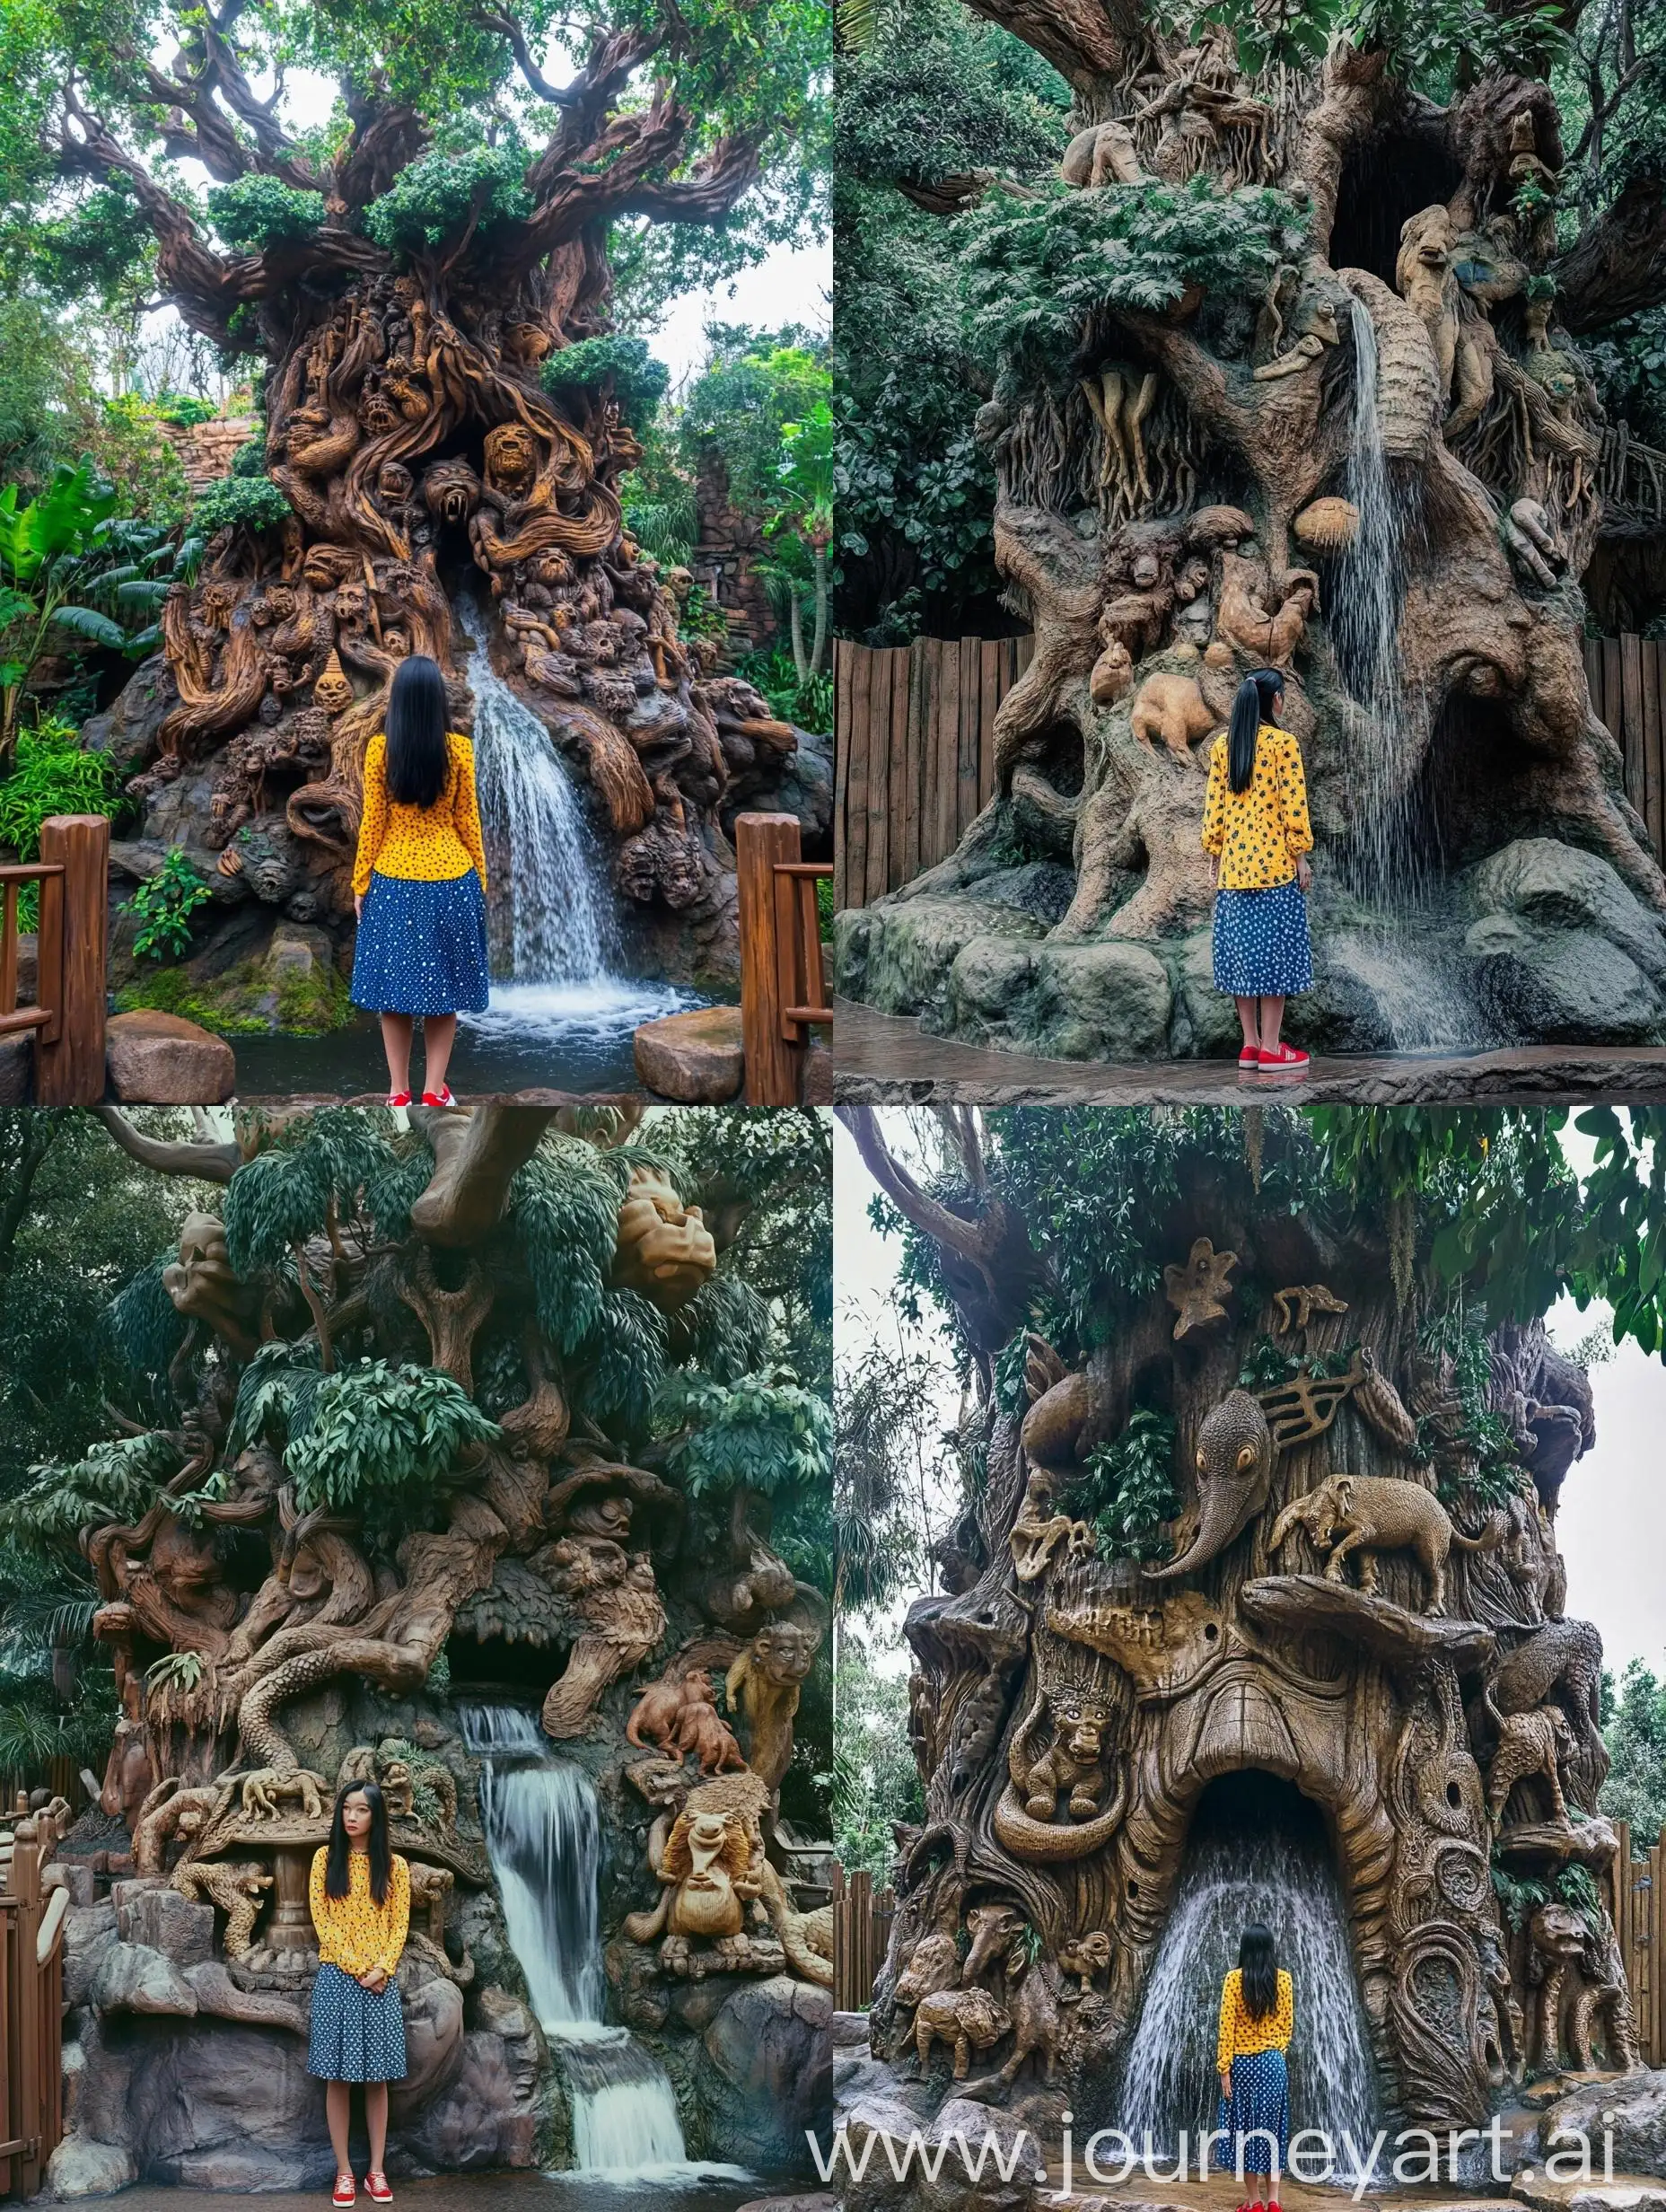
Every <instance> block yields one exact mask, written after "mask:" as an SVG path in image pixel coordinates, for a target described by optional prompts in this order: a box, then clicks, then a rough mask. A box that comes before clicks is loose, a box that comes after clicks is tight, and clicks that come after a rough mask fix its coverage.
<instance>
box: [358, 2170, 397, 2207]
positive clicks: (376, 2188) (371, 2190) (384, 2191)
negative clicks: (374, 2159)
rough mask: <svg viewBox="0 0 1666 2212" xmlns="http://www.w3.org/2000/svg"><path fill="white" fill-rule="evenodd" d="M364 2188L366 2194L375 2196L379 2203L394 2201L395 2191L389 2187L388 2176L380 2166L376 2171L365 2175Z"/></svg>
mask: <svg viewBox="0 0 1666 2212" xmlns="http://www.w3.org/2000/svg"><path fill="white" fill-rule="evenodd" d="M364 2190H365V2193H366V2195H367V2196H371V2197H373V2198H374V2199H375V2200H376V2202H377V2203H378V2204H391V2203H392V2202H393V2191H392V2190H390V2188H389V2187H388V2177H387V2175H386V2174H385V2173H382V2172H381V2168H380V2167H378V2168H377V2170H376V2172H375V2173H367V2174H366V2175H365V2176H364Z"/></svg>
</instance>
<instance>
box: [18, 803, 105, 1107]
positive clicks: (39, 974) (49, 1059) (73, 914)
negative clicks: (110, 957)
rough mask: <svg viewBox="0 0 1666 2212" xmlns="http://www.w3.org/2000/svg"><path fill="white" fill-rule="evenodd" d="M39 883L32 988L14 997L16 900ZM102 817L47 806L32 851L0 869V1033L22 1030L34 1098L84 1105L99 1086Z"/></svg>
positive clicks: (99, 1091) (102, 960)
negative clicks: (29, 1000)
mask: <svg viewBox="0 0 1666 2212" xmlns="http://www.w3.org/2000/svg"><path fill="white" fill-rule="evenodd" d="M25 883H38V884H39V886H40V917H39V924H38V926H37V931H36V938H35V944H36V954H35V997H34V1003H33V1005H22V1006H20V1005H18V1003H17V985H18V927H17V908H18V900H19V897H20V895H21V893H22V888H23V886H24V884H25ZM109 916H110V824H109V822H108V821H106V820H105V819H104V817H103V815H102V814H54V815H52V816H50V817H49V818H48V820H47V821H43V822H42V823H41V825H40V857H39V860H34V861H29V862H26V863H23V864H21V865H17V866H13V867H4V868H0V1037H5V1036H13V1035H15V1034H16V1033H17V1032H18V1031H20V1030H26V1031H31V1032H32V1034H33V1037H34V1040H35V1082H34V1101H35V1104H36V1105H37V1106H94V1105H96V1104H97V1103H98V1102H99V1100H100V1099H101V1098H102V1097H103V1095H104V1011H105V992H106V984H105V978H104V970H105V965H106V955H107V952H108V944H107V940H108V937H109V931H110V923H109Z"/></svg>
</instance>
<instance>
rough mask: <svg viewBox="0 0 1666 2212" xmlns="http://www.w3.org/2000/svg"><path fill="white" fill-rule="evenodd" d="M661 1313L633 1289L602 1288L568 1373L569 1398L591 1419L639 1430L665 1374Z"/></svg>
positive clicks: (665, 1338)
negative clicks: (598, 1308) (592, 1320)
mask: <svg viewBox="0 0 1666 2212" xmlns="http://www.w3.org/2000/svg"><path fill="white" fill-rule="evenodd" d="M668 1334H669V1332H668V1330H667V1325H666V1320H665V1316H664V1314H662V1312H660V1309H659V1308H658V1306H656V1305H652V1304H650V1303H649V1302H648V1300H647V1299H646V1298H644V1297H643V1296H642V1295H641V1293H640V1292H638V1291H635V1290H605V1291H603V1293H602V1294H601V1311H600V1312H599V1313H598V1315H597V1317H596V1323H595V1327H594V1329H593V1330H592V1333H591V1335H590V1336H589V1337H587V1338H586V1339H585V1340H584V1342H583V1344H582V1345H581V1346H580V1347H579V1348H578V1352H577V1355H576V1356H575V1358H574V1361H573V1364H572V1367H571V1369H570V1372H569V1380H570V1382H571V1385H572V1390H573V1401H574V1406H575V1407H576V1408H577V1409H578V1410H579V1411H580V1412H582V1413H584V1414H587V1415H589V1417H590V1418H591V1419H592V1420H594V1421H601V1422H611V1423H617V1424H618V1426H620V1427H622V1428H624V1429H626V1430H627V1431H629V1432H631V1433H633V1434H636V1433H640V1432H641V1431H642V1430H643V1429H644V1428H645V1427H646V1426H647V1425H648V1423H649V1421H650V1419H651V1418H652V1409H653V1402H654V1394H655V1392H656V1391H657V1390H658V1389H659V1386H660V1382H661V1379H662V1376H663V1375H664V1373H665V1361H666V1352H667V1344H668Z"/></svg>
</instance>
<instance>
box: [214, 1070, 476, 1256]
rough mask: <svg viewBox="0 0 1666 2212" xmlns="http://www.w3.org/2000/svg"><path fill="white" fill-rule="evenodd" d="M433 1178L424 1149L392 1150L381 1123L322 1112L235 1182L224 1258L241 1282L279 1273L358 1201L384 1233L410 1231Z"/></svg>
mask: <svg viewBox="0 0 1666 2212" xmlns="http://www.w3.org/2000/svg"><path fill="white" fill-rule="evenodd" d="M424 1169H425V1170H426V1173H423V1172H422V1171H423V1170H424ZM432 1172H433V1158H432V1155H431V1154H430V1153H429V1151H428V1148H427V1146H426V1145H424V1144H420V1143H419V1144H417V1145H416V1146H415V1147H414V1149H413V1151H412V1152H411V1154H409V1156H408V1157H407V1156H405V1155H402V1154H400V1153H399V1152H397V1151H396V1150H395V1148H394V1147H393V1145H391V1144H390V1142H389V1140H388V1138H387V1137H386V1135H385V1134H384V1130H383V1125H382V1123H381V1119H379V1118H378V1117H375V1116H373V1115H370V1114H367V1113H364V1112H359V1111H355V1110H354V1109H353V1108H352V1107H348V1106H337V1107H327V1108H324V1109H322V1110H320V1111H319V1112H317V1113H315V1114H311V1115H309V1116H308V1117H307V1119H306V1120H305V1121H304V1122H302V1123H300V1124H299V1125H298V1126H297V1127H296V1128H294V1129H292V1130H288V1131H285V1132H284V1133H283V1134H282V1135H281V1136H280V1137H278V1139H277V1141H276V1142H272V1143H268V1144H267V1145H266V1146H265V1147H264V1148H263V1149H262V1150H261V1151H259V1152H258V1153H257V1154H255V1156H254V1158H253V1159H252V1160H249V1161H247V1162H245V1163H244V1164H243V1165H242V1166H241V1167H240V1168H239V1169H238V1171H237V1172H236V1173H235V1174H234V1175H233V1176H232V1180H231V1181H230V1183H229V1184H228V1185H227V1186H226V1192H225V1202H224V1207H223V1210H222V1218H223V1219H224V1224H225V1249H226V1256H227V1258H228V1259H229V1260H230V1261H231V1264H232V1268H233V1270H234V1271H235V1272H236V1273H237V1274H238V1275H250V1274H252V1273H255V1272H257V1271H258V1270H259V1269H262V1268H277V1267H281V1266H282V1265H283V1264H284V1263H285V1261H286V1260H287V1259H288V1258H289V1255H290V1254H291V1252H292V1251H294V1247H295V1246H296V1245H297V1244H303V1243H304V1242H306V1240H307V1239H308V1238H309V1237H311V1236H316V1235H318V1234H319V1233H320V1232H321V1231H322V1230H323V1229H324V1228H325V1226H326V1224H327V1223H328V1222H329V1217H330V1213H331V1210H332V1208H333V1209H334V1211H335V1213H336V1216H337V1217H338V1219H340V1218H344V1217H345V1216H348V1215H349V1214H351V1213H353V1212H354V1211H355V1210H356V1208H357V1206H358V1204H359V1201H360V1200H361V1198H362V1199H363V1201H364V1206H365V1207H366V1208H367V1210H368V1211H369V1212H370V1214H371V1215H372V1216H373V1218H374V1220H375V1221H376V1224H377V1226H378V1228H379V1229H380V1230H381V1232H382V1233H384V1234H386V1233H388V1232H389V1230H390V1228H392V1227H393V1226H394V1225H395V1224H398V1225H399V1227H400V1228H405V1227H408V1216H409V1210H410V1207H411V1204H412V1202H413V1200H414V1199H415V1198H416V1196H417V1194H418V1193H419V1192H420V1190H421V1189H422V1188H423V1184H424V1182H425V1181H426V1180H427V1175H430V1174H432ZM419 1177H420V1180H418V1178H419Z"/></svg>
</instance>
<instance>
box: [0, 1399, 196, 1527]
mask: <svg viewBox="0 0 1666 2212" xmlns="http://www.w3.org/2000/svg"><path fill="white" fill-rule="evenodd" d="M179 1466H180V1453H179V1447H178V1445H177V1444H175V1443H174V1441H173V1439H172V1438H171V1436H169V1435H165V1434H163V1433H162V1431H161V1430H154V1429H153V1430H147V1431H146V1432H145V1435H140V1436H117V1437H114V1438H110V1439H103V1440H101V1441H100V1442H98V1443H96V1444H92V1445H91V1446H90V1447H89V1449H88V1451H87V1452H86V1453H85V1455H84V1456H83V1458H81V1459H79V1460H77V1461H74V1462H73V1463H72V1464H70V1465H67V1466H65V1465H61V1464H55V1463H53V1462H52V1461H46V1462H45V1463H43V1464H41V1465H39V1466H36V1467H31V1469H30V1470H29V1479H28V1480H27V1482H26V1483H25V1484H24V1485H23V1487H22V1488H21V1489H20V1490H19V1491H18V1492H17V1493H16V1494H15V1496H13V1497H10V1498H8V1499H6V1500H5V1502H4V1504H3V1505H0V1537H4V1538H5V1539H6V1540H8V1541H10V1542H12V1543H14V1544H16V1545H18V1546H20V1547H21V1548H22V1549H24V1550H46V1549H52V1548H54V1547H57V1548H62V1549H67V1550H70V1551H72V1552H73V1551H74V1550H75V1538H76V1534H77V1532H79V1531H80V1530H81V1529H83V1528H84V1527H87V1526H89V1525H93V1524H97V1523H103V1522H107V1521H127V1522H131V1521H139V1520H142V1519H143V1518H144V1516H145V1514H146V1513H148V1512H149V1510H150V1508H151V1506H152V1505H153V1504H154V1502H155V1499H156V1496H157V1493H158V1491H159V1490H160V1489H161V1488H162V1485H163V1483H165V1482H166V1481H167V1480H168V1479H170V1477H171V1476H172V1475H174V1474H176V1473H177V1472H178V1471H179Z"/></svg>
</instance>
